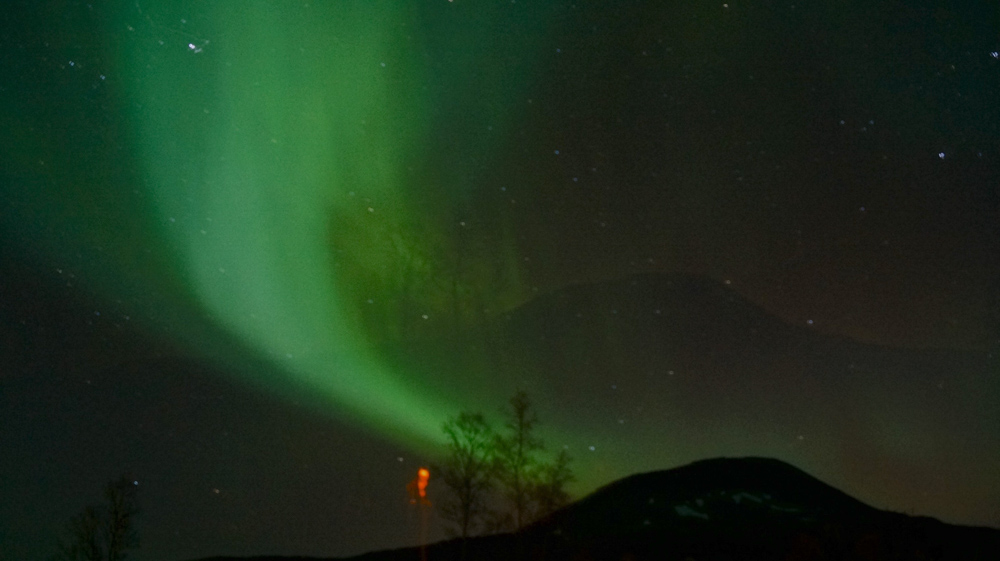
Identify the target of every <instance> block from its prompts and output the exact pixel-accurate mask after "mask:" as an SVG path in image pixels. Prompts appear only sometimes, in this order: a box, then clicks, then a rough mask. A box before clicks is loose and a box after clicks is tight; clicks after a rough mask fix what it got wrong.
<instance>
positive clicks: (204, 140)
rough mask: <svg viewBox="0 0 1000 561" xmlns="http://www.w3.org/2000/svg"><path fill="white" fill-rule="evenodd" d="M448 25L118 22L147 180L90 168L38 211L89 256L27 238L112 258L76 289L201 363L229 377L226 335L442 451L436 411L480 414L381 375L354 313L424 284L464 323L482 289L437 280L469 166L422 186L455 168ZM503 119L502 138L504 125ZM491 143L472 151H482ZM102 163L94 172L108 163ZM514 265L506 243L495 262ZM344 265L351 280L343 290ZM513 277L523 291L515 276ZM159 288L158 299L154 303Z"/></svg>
mask: <svg viewBox="0 0 1000 561" xmlns="http://www.w3.org/2000/svg"><path fill="white" fill-rule="evenodd" d="M140 4H141V5H140ZM433 17H434V16H432V15H431V14H428V13H418V10H416V9H415V8H414V7H412V6H410V5H408V4H407V3H402V2H365V3H356V2H343V3H342V2H318V3H315V4H312V5H308V6H307V7H302V6H298V5H296V6H294V7H293V6H291V5H288V4H281V3H274V2H252V3H247V2H213V3H211V4H206V5H204V6H199V7H198V8H197V10H196V11H195V12H194V13H193V15H192V13H191V12H190V7H189V6H188V5H187V4H185V3H184V2H143V3H131V2H123V3H121V4H120V6H119V8H118V10H117V13H115V14H114V16H113V17H111V18H109V19H108V20H107V21H104V22H103V23H104V26H105V29H104V35H105V38H104V39H103V41H102V45H103V48H104V49H105V51H106V52H105V53H103V57H106V60H107V61H108V62H110V63H112V64H113V65H114V67H115V68H117V69H118V72H117V73H116V74H115V75H114V82H113V86H112V87H113V89H114V91H115V92H116V93H117V95H118V96H120V97H119V98H118V99H116V100H115V101H116V102H117V103H118V104H119V106H120V107H122V110H123V111H124V112H125V113H126V115H125V116H124V117H125V119H124V123H125V128H126V130H125V131H123V132H124V133H125V134H127V135H129V136H131V137H133V138H134V148H133V150H134V155H135V158H136V166H135V169H136V175H137V177H134V178H129V179H131V180H132V181H134V182H135V184H136V185H139V186H141V187H142V188H141V191H142V192H141V193H139V190H135V191H133V192H132V193H129V192H125V191H124V188H123V187H124V186H123V185H122V178H119V177H107V176H103V175H98V172H96V171H95V172H94V173H92V174H91V176H90V177H87V178H86V181H87V183H85V184H84V187H82V188H81V192H79V193H77V194H75V195H73V194H70V193H67V192H64V191H61V192H59V193H50V194H48V195H47V196H46V195H45V194H44V193H39V194H38V195H37V196H35V197H31V199H30V200H28V201H26V202H25V204H26V205H27V206H28V207H29V208H31V209H32V211H33V212H37V213H39V215H41V216H44V217H46V218H45V219H44V220H59V219H62V218H63V217H61V216H59V214H60V213H67V214H70V216H69V217H68V218H69V219H70V220H72V221H73V222H74V223H75V226H76V227H77V228H79V234H80V235H79V237H78V239H76V240H72V241H69V243H67V241H68V240H66V239H65V238H60V239H58V240H51V239H46V238H45V236H44V234H41V233H39V235H33V234H28V232H30V231H31V228H32V226H33V224H32V223H31V222H30V221H26V223H24V224H20V225H18V229H20V230H21V232H22V233H25V234H26V237H30V238H37V239H39V241H40V242H41V243H42V244H46V243H49V244H51V245H50V246H49V247H48V249H49V250H50V251H53V252H55V253H57V254H62V255H60V256H59V257H65V256H68V255H73V254H74V253H78V252H79V251H81V246H82V247H83V248H84V249H83V251H88V247H92V245H100V246H104V247H106V249H105V250H104V251H103V253H104V254H105V259H106V260H105V261H92V260H91V261H87V262H86V263H84V264H83V267H84V268H85V269H84V270H83V271H80V272H78V273H77V275H78V276H81V277H84V278H86V279H88V281H87V282H90V283H94V284H95V286H92V287H91V288H92V289H93V290H95V291H96V292H97V293H98V294H99V295H102V296H103V297H104V298H106V299H108V300H113V299H116V298H118V299H120V298H121V297H122V294H127V295H130V296H131V298H128V300H131V301H134V302H137V305H138V306H139V307H140V308H145V309H144V310H136V311H137V312H138V311H144V312H146V313H152V312H153V310H154V309H162V308H164V307H168V308H169V309H170V310H171V311H170V314H169V316H168V319H167V323H168V324H169V325H167V330H168V331H170V332H172V333H177V334H179V336H180V337H181V338H183V339H186V340H187V341H186V342H187V343H188V344H189V345H191V347H192V349H193V350H196V351H198V352H200V353H203V354H205V355H214V356H216V357H217V358H219V357H220V355H221V354H223V353H225V352H227V351H224V349H225V348H226V346H225V345H222V344H221V341H220V340H219V339H220V335H221V333H223V332H224V333H225V334H226V335H230V336H232V337H233V338H235V339H236V340H238V341H239V343H240V344H241V345H243V346H245V347H248V348H250V349H254V351H256V352H257V353H259V355H260V356H262V357H263V358H265V359H266V360H268V361H270V362H271V363H272V364H273V365H275V366H276V368H270V369H268V372H269V374H267V375H265V376H266V381H265V382H264V383H265V384H266V385H267V386H268V387H269V388H270V389H271V390H272V391H276V392H279V393H280V392H282V391H283V388H285V387H300V388H301V387H306V388H308V389H309V390H310V391H311V392H313V393H314V395H318V396H321V397H320V399H319V400H318V404H319V406H320V407H321V408H323V407H329V408H332V409H336V410H337V411H338V413H341V414H342V413H343V412H344V411H345V410H346V411H350V412H352V413H351V414H352V415H353V416H355V417H356V418H358V419H360V420H363V421H364V422H365V423H367V424H369V425H371V426H374V427H377V428H378V429H379V430H380V431H382V432H384V433H387V434H393V435H396V436H397V437H398V438H401V439H403V440H404V441H405V442H408V443H411V444H412V439H414V438H416V439H419V440H421V441H423V442H429V441H437V440H438V439H439V430H440V423H441V418H442V417H441V412H442V411H449V410H455V409H457V407H460V406H462V405H466V404H468V405H474V404H475V403H474V402H472V403H470V402H469V401H468V398H467V400H466V402H465V403H454V402H453V401H452V399H453V398H454V397H455V396H449V395H440V392H437V393H433V394H432V393H429V392H428V391H426V390H425V389H423V388H422V387H421V385H420V384H419V383H415V382H414V380H413V379H412V378H410V377H408V375H407V373H406V372H401V371H397V370H393V369H392V368H390V367H388V366H387V365H385V364H382V363H381V362H380V359H379V357H378V356H375V355H373V354H372V353H371V352H370V348H371V346H370V345H369V344H368V341H366V335H367V333H366V332H365V329H364V326H363V325H361V324H360V320H359V312H358V310H356V309H354V308H352V305H351V304H349V303H346V302H345V297H344V293H345V292H347V293H350V292H351V291H359V293H361V294H363V295H364V296H365V298H364V300H365V301H366V302H367V300H369V299H370V300H371V301H372V303H371V305H372V306H373V307H377V306H379V305H380V304H381V301H382V300H383V299H388V298H391V294H392V291H393V289H394V287H393V282H395V279H394V278H393V275H396V274H398V272H399V271H400V267H401V266H406V267H409V270H411V271H412V272H411V275H419V278H418V279H417V281H416V282H417V283H423V284H424V285H430V284H431V282H429V281H431V280H433V282H434V284H435V286H417V287H415V288H414V290H415V292H417V295H416V296H415V297H414V303H415V305H416V306H418V308H416V309H415V311H414V313H415V314H416V315H417V316H419V317H420V318H421V319H423V316H425V315H426V316H427V317H428V319H429V320H430V319H431V318H434V319H436V317H437V316H441V315H445V314H447V315H449V316H450V317H453V315H454V313H455V310H454V308H455V302H454V301H453V298H452V296H454V295H455V294H459V291H461V292H462V294H464V293H466V292H467V290H465V289H464V288H463V287H456V290H455V292H453V291H452V285H453V284H455V283H457V282H463V283H466V282H467V281H466V280H463V279H459V280H454V279H451V278H449V274H450V272H449V270H448V269H444V268H442V267H436V268H435V266H436V265H437V263H435V262H434V261H433V260H434V259H438V260H440V256H441V255H442V253H443V248H445V247H447V246H448V244H450V243H454V241H453V240H451V239H449V232H448V231H447V230H446V228H449V227H450V226H449V225H450V224H452V220H451V218H452V214H453V213H454V211H453V210H452V209H455V208H458V207H459V205H460V204H461V201H463V200H465V199H466V198H468V197H471V196H472V194H471V191H472V187H471V185H470V183H471V182H472V181H474V180H475V177H474V171H469V170H462V169H453V170H452V172H451V173H450V174H449V175H441V174H438V176H437V177H434V178H433V179H429V178H428V176H429V171H428V168H429V163H433V162H440V161H441V160H442V158H440V157H439V156H437V155H435V151H437V150H440V149H441V148H440V146H441V143H440V142H435V139H434V138H432V137H433V136H434V135H436V134H437V135H439V134H446V133H447V130H446V129H445V130H441V128H435V123H433V122H432V119H431V118H430V115H431V114H432V113H442V112H447V111H448V108H447V107H440V106H439V105H441V104H444V103H454V102H455V100H448V99H445V100H441V99H433V98H432V96H431V93H430V92H429V91H428V86H429V85H430V86H433V83H432V82H430V81H429V80H428V74H430V73H431V72H432V71H433V70H434V69H433V68H432V67H431V64H430V63H429V62H428V61H427V60H425V59H424V58H423V57H422V56H421V53H422V52H423V48H422V41H424V40H425V39H426V36H427V34H428V33H432V32H433V30H432V29H431V28H432V27H433V26H432V25H422V21H421V18H433ZM185 18H187V19H185ZM188 19H189V20H190V21H188ZM491 23H492V21H491V20H490V18H489V16H488V15H483V14H480V17H477V18H476V20H475V21H473V23H472V25H469V26H467V28H466V30H465V32H464V33H463V35H462V36H459V37H450V38H448V39H447V41H449V42H453V43H454V44H455V45H463V46H462V47H461V48H463V49H466V48H471V49H475V48H477V47H476V41H475V40H474V38H475V37H477V36H479V35H481V30H480V29H478V28H477V25H479V26H482V25H485V24H491ZM123 29H124V30H127V32H124V33H123V32H122V30H123ZM478 48H480V49H487V48H488V45H481V44H480V46H479V47H478ZM522 48H524V49H529V48H530V45H529V46H522ZM529 54H530V53H529ZM469 56H470V57H471V56H475V53H470V55H469ZM461 71H462V70H461V67H459V69H458V70H456V71H455V72H461ZM82 72H87V73H89V74H94V73H96V72H98V70H96V69H91V68H81V73H82ZM492 72H493V73H494V74H495V75H491V76H483V77H481V78H479V80H478V81H479V82H480V83H486V84H493V85H492V86H491V87H488V88H486V89H480V88H476V89H474V90H473V89H472V88H470V89H469V90H468V91H466V92H460V93H459V94H457V95H461V96H463V97H464V99H461V100H460V101H461V102H462V103H464V104H470V103H474V104H478V105H481V106H483V107H484V108H486V107H502V106H503V105H505V104H507V103H508V101H509V100H508V99H507V98H509V96H510V95H511V93H512V92H514V91H516V90H517V89H518V88H517V84H518V82H519V78H520V74H521V73H522V72H519V71H517V70H516V69H496V70H493V71H492ZM441 79H446V80H462V78H461V77H460V76H446V77H444V78H441ZM101 80H102V82H103V81H104V80H105V78H103V77H102V78H101ZM100 85H101V86H102V87H104V86H105V84H103V83H101V84H100ZM484 94H485V95H484ZM480 111H482V112H483V113H484V114H486V113H489V111H488V110H487V109H481V110H480ZM489 116H490V118H491V119H492V120H491V121H490V122H492V123H495V125H493V126H492V127H491V128H495V129H497V132H499V129H502V128H503V126H504V122H505V116H504V115H503V114H502V112H500V111H496V112H495V113H490V114H489ZM52 142H57V140H56V139H55V138H53V139H52ZM491 142H495V141H490V140H485V141H483V140H479V141H478V142H472V143H470V144H471V145H466V146H464V147H463V149H465V150H467V151H468V152H472V153H476V152H483V151H486V150H489V149H490V148H491V145H490V143H491ZM477 144H478V145H477ZM53 148H54V149H57V150H58V148H55V147H53ZM90 150H91V151H92V153H91V154H89V155H88V156H86V157H96V158H102V157H104V158H107V157H108V155H107V154H102V153H100V152H99V150H100V149H99V148H96V149H95V148H91V149H90ZM94 152H97V153H94ZM464 156H465V154H457V155H451V156H450V157H449V158H448V161H455V162H461V161H463V158H464ZM25 157H26V158H27V156H25ZM80 157H81V158H84V157H85V156H82V155H81V156H80ZM45 165H46V166H49V167H48V168H42V170H44V169H51V167H53V165H54V166H59V163H57V162H49V163H46V164H45ZM68 165H72V164H68ZM26 167H31V166H30V164H28V165H27V166H26ZM42 170H40V171H42ZM59 172H61V173H66V174H73V173H79V172H78V171H74V170H70V169H60V170H59ZM63 205H66V206H69V207H72V210H69V209H68V208H66V207H64V206H63ZM109 207H110V208H109ZM432 211H433V212H434V213H435V214H436V216H435V215H431V214H429V213H430V212H432ZM94 217H100V218H99V219H97V220H95V219H93V218H94ZM116 219H117V220H116ZM123 226H124V227H127V228H128V230H127V233H126V234H125V235H122V234H123V232H122V231H121V230H119V228H122V227H123ZM500 243H503V242H500ZM512 251H513V249H512V248H510V247H507V248H503V247H497V246H494V247H493V248H491V251H490V259H492V258H493V257H492V256H495V255H500V256H504V255H507V256H510V255H511V252H512ZM59 257H57V258H56V259H58V258H59ZM474 259H476V257H475V256H470V257H469V261H470V262H471V261H473V260H474ZM508 261H511V259H508ZM143 263H146V264H147V266H146V267H144V268H138V270H137V266H136V265H142V264H143ZM342 263H343V264H347V265H344V266H342V267H341V269H342V270H344V271H346V272H345V273H344V274H343V276H345V277H348V278H346V279H343V278H338V275H340V274H341V272H340V270H338V268H337V267H338V265H340V264H342ZM401 263H402V264H403V265H400V264H401ZM463 267H464V269H463V271H466V270H468V271H471V270H473V269H474V268H475V267H476V264H475V263H466V264H464V265H463ZM490 267H491V269H490V270H489V273H493V272H494V269H493V268H492V267H493V265H492V264H491V265H490ZM507 267H508V268H511V273H510V276H511V277H516V275H517V270H516V266H514V265H507ZM480 268H483V267H482V266H481V267H480ZM452 270H453V269H452ZM453 276H454V275H453ZM432 277H433V278H432ZM97 279H99V280H97ZM170 280H173V281H175V282H173V283H171V282H169V281H170ZM352 283H353V284H352ZM358 285H360V286H358ZM153 286H155V287H158V289H159V290H157V291H156V293H159V294H162V299H161V300H151V299H150V298H149V293H150V292H151V291H150V287H153ZM463 286H464V285H463ZM442 287H443V288H442ZM506 290H507V292H508V294H507V295H505V294H493V295H491V297H490V298H491V300H492V301H493V302H496V303H497V304H501V303H510V302H512V301H514V300H515V299H516V298H517V297H518V296H519V295H518V294H516V292H517V291H518V288H517V287H509V288H507V289H506ZM458 298H462V296H461V294H459V295H458ZM505 300H506V302H505ZM133 313H135V312H133ZM135 315H136V316H137V317H139V316H141V315H142V314H139V313H137V314H135ZM157 315H159V316H161V317H162V316H163V315H164V314H163V313H162V312H158V313H157ZM198 323H207V325H198ZM430 323H431V324H433V323H436V322H435V321H433V320H432V321H430ZM161 327H162V326H161ZM386 329H391V326H388V327H386ZM221 338H223V339H224V338H225V337H221ZM229 348H233V347H232V346H231V345H230V347H229ZM237 348H238V347H237ZM238 353H239V351H238V352H237V354H238ZM226 359H228V360H236V362H234V363H233V364H236V365H237V366H235V367H234V368H231V370H233V371H239V370H240V369H241V368H242V369H246V368H247V365H246V364H239V360H237V357H234V356H229V357H224V360H226Z"/></svg>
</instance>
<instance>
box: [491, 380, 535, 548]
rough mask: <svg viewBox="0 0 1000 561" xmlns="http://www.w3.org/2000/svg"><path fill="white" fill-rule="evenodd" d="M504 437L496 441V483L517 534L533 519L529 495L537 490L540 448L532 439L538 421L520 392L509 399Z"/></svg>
mask: <svg viewBox="0 0 1000 561" xmlns="http://www.w3.org/2000/svg"><path fill="white" fill-rule="evenodd" d="M505 413H506V416H507V423H506V428H507V431H506V434H504V435H500V436H497V437H496V462H495V463H496V470H497V479H498V480H499V483H500V485H501V487H502V492H503V496H504V498H506V499H507V501H508V502H509V503H510V507H511V509H510V514H511V518H512V520H511V521H510V522H511V523H512V524H513V526H514V529H515V530H520V529H521V528H522V527H524V526H525V525H526V524H527V523H528V522H530V521H532V520H533V519H534V513H533V510H534V509H533V505H532V491H533V489H535V488H536V487H537V486H538V482H539V475H540V474H539V468H540V465H539V463H538V459H537V458H536V452H538V451H540V450H542V449H543V448H544V446H543V444H542V441H541V440H540V439H538V438H537V437H535V436H534V429H535V425H536V424H537V423H538V418H537V416H536V415H535V412H534V411H532V410H531V400H530V399H529V398H528V394H527V393H525V392H524V391H523V390H518V391H517V393H515V394H514V396H513V397H511V398H510V407H509V408H508V409H507V410H506V411H505Z"/></svg>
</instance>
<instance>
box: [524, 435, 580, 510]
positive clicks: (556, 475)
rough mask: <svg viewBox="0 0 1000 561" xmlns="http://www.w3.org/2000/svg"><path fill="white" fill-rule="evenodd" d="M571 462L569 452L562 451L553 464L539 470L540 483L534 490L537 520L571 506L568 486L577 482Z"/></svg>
mask: <svg viewBox="0 0 1000 561" xmlns="http://www.w3.org/2000/svg"><path fill="white" fill-rule="evenodd" d="M570 461H571V458H570V455H569V452H567V451H566V450H560V451H559V454H558V455H556V458H555V460H553V461H552V463H550V464H545V465H543V466H542V468H541V470H539V477H538V481H537V482H536V484H535V487H534V488H533V489H532V498H533V499H534V501H535V505H536V511H535V517H536V519H538V518H543V517H545V516H548V515H550V514H552V513H553V512H555V511H557V510H559V509H560V508H562V507H564V506H566V505H567V504H569V501H570V496H569V493H568V492H567V491H566V485H567V484H569V483H571V482H573V481H574V480H576V477H574V476H573V470H571V469H570V467H569V463H570Z"/></svg>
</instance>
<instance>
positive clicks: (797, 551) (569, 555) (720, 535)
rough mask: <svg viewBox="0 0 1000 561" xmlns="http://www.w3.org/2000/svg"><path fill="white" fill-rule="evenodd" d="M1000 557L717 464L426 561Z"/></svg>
mask: <svg viewBox="0 0 1000 561" xmlns="http://www.w3.org/2000/svg"><path fill="white" fill-rule="evenodd" d="M463 550H464V554H463ZM998 551H1000V530H996V529H992V528H972V527H964V526H953V525H948V524H943V523H941V522H939V521H937V520H934V519H930V518H923V517H910V516H906V515H903V514H897V513H892V512H886V511H881V510H878V509H875V508H872V507H870V506H868V505H865V504H864V503H862V502H860V501H858V500H856V499H854V498H852V497H850V496H849V495H847V494H845V493H842V492H841V491H839V490H837V489H835V488H833V487H831V486H829V485H827V484H825V483H823V482H822V481H819V480H818V479H815V478H813V477H812V476H810V475H808V474H806V473H805V472H802V471H800V470H799V469H797V468H795V467H792V466H790V465H788V464H786V463H783V462H780V461H778V460H773V459H767V458H738V459H731V458H722V459H711V460H704V461H699V462H695V463H692V464H689V465H686V466H682V467H679V468H676V469H672V470H666V471H657V472H652V473H645V474H639V475H633V476H631V477H627V478H625V479H622V480H619V481H616V482H614V483H611V484H610V485H607V486H605V487H602V488H601V489H599V490H597V491H596V492H594V493H593V494H591V495H589V496H588V497H586V498H584V499H582V500H580V501H578V502H576V503H574V504H572V505H569V506H568V507H566V508H564V509H562V510H560V511H558V512H556V513H554V514H553V515H551V516H549V517H548V518H546V519H544V520H541V521H539V522H537V523H535V524H533V525H532V526H530V527H528V528H526V529H525V530H523V531H522V532H520V533H515V534H501V535H495V536H485V537H477V538H470V539H469V540H468V541H467V542H466V543H465V544H463V543H462V542H461V540H451V541H447V542H441V543H437V544H433V545H430V546H428V547H427V548H426V551H425V552H424V554H425V555H426V559H427V560H428V561H438V560H440V561H459V560H461V559H463V558H464V559H468V560H489V561H493V560H496V561H500V560H505V561H506V560H512V559H530V560H536V561H543V560H553V561H570V560H593V561H599V560H602V561H603V560H607V561H611V560H623V559H628V560H631V561H646V560H649V561H652V560H668V561H672V560H677V561H682V560H686V559H692V560H708V559H711V560H724V559H725V560H751V559H754V560H756V559H761V560H762V559H775V560H798V559H802V560H805V559H810V560H835V559H836V560H841V559H861V560H864V559H868V560H914V561H916V560H941V561H952V560H954V561H960V560H961V561H968V560H978V559H982V560H987V559H994V558H995V555H996V553H997V552H998ZM421 558H422V557H421V552H420V549H419V548H406V549H399V550H394V551H380V552H373V553H368V554H365V555H361V556H358V557H353V558H351V559H352V560H353V561H418V560H420V559H421ZM235 559H236V558H222V557H219V558H213V559H211V560H204V561H233V560H235ZM254 559H256V560H257V561H278V560H279V559H280V560H283V561H304V560H305V559H306V558H292V557H286V558H281V557H258V558H254Z"/></svg>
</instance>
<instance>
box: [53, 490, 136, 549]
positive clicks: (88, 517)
mask: <svg viewBox="0 0 1000 561" xmlns="http://www.w3.org/2000/svg"><path fill="white" fill-rule="evenodd" d="M104 498H105V500H106V501H107V504H106V506H105V507H104V508H98V507H95V506H88V507H86V508H84V509H83V510H82V511H81V512H80V513H79V514H77V515H76V516H75V517H73V519H72V520H71V521H70V524H69V531H68V533H69V538H68V541H63V542H60V544H59V546H58V548H59V552H58V553H57V554H56V555H55V557H54V559H55V560H56V561H125V560H126V559H128V553H129V551H130V550H132V549H134V548H136V547H138V545H139V539H138V535H137V534H136V531H135V527H134V525H135V524H134V523H135V516H136V515H137V514H138V513H139V509H138V507H137V506H136V483H135V482H134V481H133V480H132V479H131V478H128V477H126V476H124V475H123V476H121V477H120V478H118V479H117V480H115V481H112V482H109V483H108V484H107V485H106V486H105V487H104Z"/></svg>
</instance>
